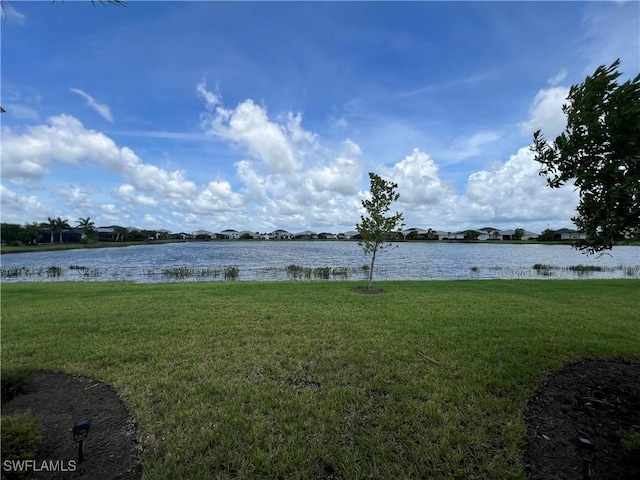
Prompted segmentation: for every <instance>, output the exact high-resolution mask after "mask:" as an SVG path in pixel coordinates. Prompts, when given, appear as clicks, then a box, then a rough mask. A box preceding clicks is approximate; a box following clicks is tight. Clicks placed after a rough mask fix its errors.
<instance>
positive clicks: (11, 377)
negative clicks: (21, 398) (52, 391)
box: [0, 370, 31, 403]
mask: <svg viewBox="0 0 640 480" xmlns="http://www.w3.org/2000/svg"><path fill="white" fill-rule="evenodd" d="M0 377H1V378H2V380H1V382H0V383H1V386H2V403H5V402H8V401H10V400H11V399H12V398H15V397H17V396H18V395H21V394H23V393H25V392H26V391H27V387H28V386H29V382H30V381H31V372H29V371H27V370H2V372H1V373H0Z"/></svg>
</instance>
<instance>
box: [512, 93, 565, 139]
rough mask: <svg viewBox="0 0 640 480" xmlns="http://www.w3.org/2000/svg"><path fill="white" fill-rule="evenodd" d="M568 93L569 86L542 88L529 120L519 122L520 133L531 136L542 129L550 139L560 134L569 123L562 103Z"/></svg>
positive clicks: (536, 97) (535, 100) (534, 101)
mask: <svg viewBox="0 0 640 480" xmlns="http://www.w3.org/2000/svg"><path fill="white" fill-rule="evenodd" d="M568 94H569V88H568V87H562V86H554V87H550V88H546V89H542V90H540V91H539V92H538V93H537V94H536V96H535V98H534V99H533V104H532V105H531V109H530V118H529V120H527V121H525V122H521V123H518V128H519V129H520V133H522V134H523V135H527V136H531V135H532V134H533V132H535V131H536V130H542V133H543V134H544V135H545V137H546V138H548V139H554V138H555V137H557V136H558V135H560V134H561V133H562V131H563V130H564V128H565V126H566V124H567V117H566V115H565V114H564V112H563V111H562V105H563V104H565V103H566V99H567V95H568Z"/></svg>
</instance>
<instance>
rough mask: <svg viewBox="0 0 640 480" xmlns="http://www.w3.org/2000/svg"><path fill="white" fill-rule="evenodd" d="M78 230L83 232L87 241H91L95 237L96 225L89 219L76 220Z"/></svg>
mask: <svg viewBox="0 0 640 480" xmlns="http://www.w3.org/2000/svg"><path fill="white" fill-rule="evenodd" d="M78 228H81V229H83V230H84V233H85V236H86V237H87V239H90V240H92V239H93V238H94V237H95V233H96V224H95V223H93V222H92V221H91V217H87V218H82V217H80V218H79V219H78Z"/></svg>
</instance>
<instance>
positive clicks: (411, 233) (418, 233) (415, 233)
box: [402, 227, 428, 240]
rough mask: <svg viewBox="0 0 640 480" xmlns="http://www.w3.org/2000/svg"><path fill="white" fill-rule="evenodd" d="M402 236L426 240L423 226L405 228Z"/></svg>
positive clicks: (426, 235)
mask: <svg viewBox="0 0 640 480" xmlns="http://www.w3.org/2000/svg"><path fill="white" fill-rule="evenodd" d="M402 236H403V237H404V238H405V239H406V240H426V239H427V238H428V232H427V230H425V229H424V228H415V227H414V228H407V229H406V230H403V231H402Z"/></svg>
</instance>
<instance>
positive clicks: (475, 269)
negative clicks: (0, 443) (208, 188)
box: [0, 241, 640, 282]
mask: <svg viewBox="0 0 640 480" xmlns="http://www.w3.org/2000/svg"><path fill="white" fill-rule="evenodd" d="M0 260H1V263H2V281H3V282H9V281H59V280H79V281H109V280H124V281H133V282H167V281H194V280H199V281H203V280H204V281H208V280H224V279H225V276H224V271H225V269H226V268H228V267H237V268H238V270H237V272H238V276H237V280H287V279H291V278H302V279H304V278H320V277H317V276H316V273H315V272H313V271H312V269H314V268H318V267H330V268H331V269H332V274H331V275H330V278H331V279H345V278H347V279H350V280H359V279H364V278H366V272H365V271H364V270H363V268H362V267H363V265H367V264H368V263H369V257H366V256H365V255H364V254H363V252H362V250H361V248H360V247H359V246H358V244H357V243H356V242H348V241H347V242H345V241H335V242H332V241H218V242H192V243H170V244H160V245H140V246H131V247H118V248H96V249H79V250H62V251H51V252H34V253H17V254H7V255H2V257H1V259H0ZM535 264H543V265H549V266H552V267H553V268H543V269H539V268H538V269H534V268H533V267H534V265H535ZM289 265H297V266H300V267H303V269H302V270H298V275H297V276H295V277H294V276H292V273H291V271H287V266H289ZM577 265H586V266H591V267H597V268H600V269H602V271H590V272H586V273H585V272H576V271H573V270H570V267H575V266H577ZM50 267H57V268H59V269H60V270H57V269H56V268H54V269H51V268H50ZM175 269H181V270H175ZM304 269H307V270H304ZM176 272H181V274H176ZM58 273H59V275H58ZM227 278H228V277H227ZM375 278H377V279H387V280H454V279H488V278H502V279H511V278H549V279H554V278H640V247H636V246H633V247H630V246H629V247H626V246H622V247H615V248H614V249H613V251H612V252H611V253H609V254H605V255H601V256H586V255H583V254H582V253H579V252H578V251H576V250H574V249H572V248H571V247H570V246H565V245H531V244H524V245H510V244H486V243H479V244H468V243H444V242H407V243H398V244H394V245H393V246H392V247H391V248H389V249H388V250H385V251H384V252H382V253H380V254H379V255H378V257H377V258H376V271H375Z"/></svg>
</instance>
